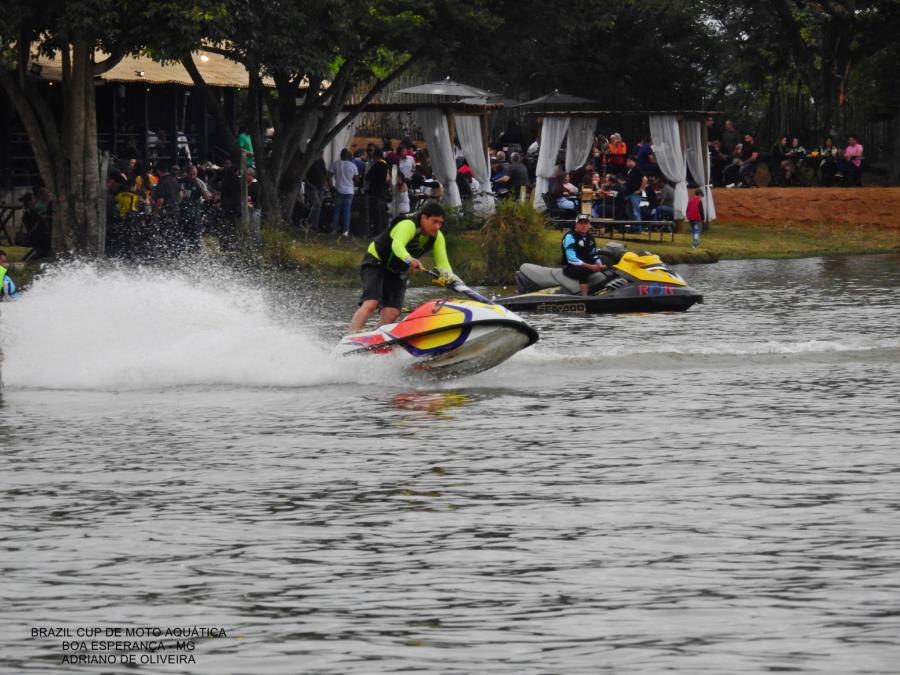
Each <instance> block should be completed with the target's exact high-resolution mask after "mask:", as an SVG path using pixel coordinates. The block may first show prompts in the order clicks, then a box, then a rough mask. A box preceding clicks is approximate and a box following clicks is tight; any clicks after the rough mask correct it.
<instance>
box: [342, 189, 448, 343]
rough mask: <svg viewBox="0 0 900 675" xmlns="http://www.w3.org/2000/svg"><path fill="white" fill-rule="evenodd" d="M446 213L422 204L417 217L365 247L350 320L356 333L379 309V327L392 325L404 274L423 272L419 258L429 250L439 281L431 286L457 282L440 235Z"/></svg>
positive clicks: (400, 300) (403, 288) (402, 292)
mask: <svg viewBox="0 0 900 675" xmlns="http://www.w3.org/2000/svg"><path fill="white" fill-rule="evenodd" d="M445 217H446V213H445V212H444V208H443V207H442V206H441V205H440V204H438V203H437V202H435V201H429V202H425V205H424V206H423V207H422V209H421V210H420V211H419V213H418V214H415V213H412V214H410V215H409V217H408V218H404V219H402V220H399V221H397V222H396V223H394V224H393V225H391V226H390V227H389V228H388V229H387V230H385V231H384V232H382V233H381V234H379V235H378V236H377V237H375V239H374V240H373V241H372V243H371V244H369V248H368V250H367V251H366V255H365V256H364V257H363V259H362V264H361V265H360V274H361V276H362V299H361V300H360V303H359V309H357V310H356V313H355V314H354V315H353V319H352V320H351V321H350V330H351V331H357V330H359V329H361V328H362V327H363V325H365V323H366V320H367V319H368V318H369V317H370V316H372V314H374V313H375V311H376V310H377V309H378V307H379V305H380V306H381V316H380V317H379V325H384V324H387V323H394V322H395V321H396V320H397V317H398V316H400V308H401V307H403V298H404V296H405V295H406V284H407V272H408V270H410V269H412V270H414V271H423V270H424V269H425V267H424V266H423V265H422V263H421V262H420V261H419V258H420V257H421V256H423V255H425V254H426V253H428V252H429V251H431V253H432V256H433V258H434V265H435V267H436V268H437V269H438V270H439V271H440V272H441V278H440V279H438V280H436V281H435V283H438V284H439V285H446V283H447V282H448V281H458V280H459V277H457V276H456V275H454V274H453V270H452V269H451V268H450V261H449V260H448V259H447V244H446V242H445V240H444V235H443V234H442V233H441V226H442V225H443V224H444V218H445Z"/></svg>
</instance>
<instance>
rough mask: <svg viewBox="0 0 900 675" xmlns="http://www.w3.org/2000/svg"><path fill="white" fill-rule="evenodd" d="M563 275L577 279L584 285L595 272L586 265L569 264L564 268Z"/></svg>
mask: <svg viewBox="0 0 900 675" xmlns="http://www.w3.org/2000/svg"><path fill="white" fill-rule="evenodd" d="M563 274H565V275H566V276H567V277H569V278H570V279H575V280H577V281H580V282H581V283H583V284H586V283H587V280H588V277H589V276H591V274H593V272H591V271H590V270H589V269H587V268H586V267H585V266H584V265H568V264H567V265H566V266H565V267H563Z"/></svg>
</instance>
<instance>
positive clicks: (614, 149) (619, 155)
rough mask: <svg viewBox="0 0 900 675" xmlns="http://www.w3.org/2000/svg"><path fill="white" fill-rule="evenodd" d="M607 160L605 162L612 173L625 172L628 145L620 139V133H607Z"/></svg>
mask: <svg viewBox="0 0 900 675" xmlns="http://www.w3.org/2000/svg"><path fill="white" fill-rule="evenodd" d="M607 153H609V161H608V162H607V164H608V165H609V167H610V170H611V171H612V172H614V173H625V171H626V170H627V167H626V164H627V161H628V160H627V156H628V145H626V143H625V141H623V140H622V135H621V134H610V135H609V148H608V149H607Z"/></svg>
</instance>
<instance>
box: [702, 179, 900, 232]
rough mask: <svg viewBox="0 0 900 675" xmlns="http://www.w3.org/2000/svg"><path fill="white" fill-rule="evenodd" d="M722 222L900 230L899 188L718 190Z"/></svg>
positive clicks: (717, 195) (717, 206)
mask: <svg viewBox="0 0 900 675" xmlns="http://www.w3.org/2000/svg"><path fill="white" fill-rule="evenodd" d="M713 198H714V199H715V203H716V215H717V216H718V220H719V221H725V222H756V223H781V224H784V223H785V222H796V223H823V222H833V223H847V224H852V225H881V226H884V227H897V228H900V188H893V187H891V188H874V187H873V188H814V187H810V188H747V189H742V188H730V189H729V188H716V189H715V190H713Z"/></svg>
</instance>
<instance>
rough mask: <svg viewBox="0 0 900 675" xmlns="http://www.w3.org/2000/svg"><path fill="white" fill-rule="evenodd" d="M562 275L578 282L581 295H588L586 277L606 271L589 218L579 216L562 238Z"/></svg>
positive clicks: (583, 215) (582, 215)
mask: <svg viewBox="0 0 900 675" xmlns="http://www.w3.org/2000/svg"><path fill="white" fill-rule="evenodd" d="M562 251H563V274H565V275H566V276H567V277H569V278H570V279H575V280H576V281H578V285H579V287H580V289H581V294H582V295H587V294H588V283H587V281H588V277H590V276H591V274H593V273H594V272H599V271H600V270H604V269H606V265H604V264H602V263H601V262H600V252H599V251H598V250H597V242H595V241H594V238H593V237H592V236H591V218H590V216H588V215H585V214H581V215H579V216H578V217H577V218H576V219H575V224H574V225H572V229H570V230H569V231H568V232H566V233H565V234H564V235H563V238H562Z"/></svg>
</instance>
